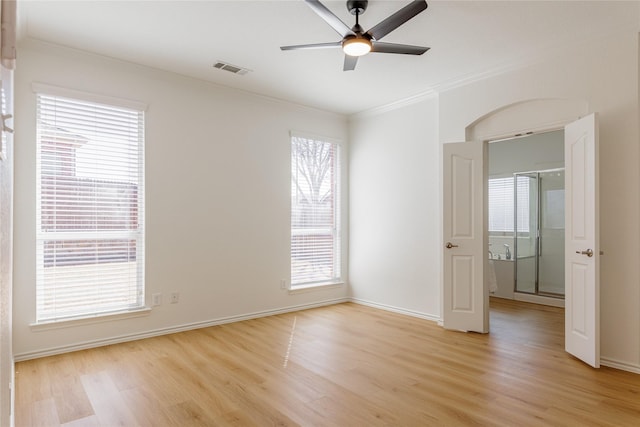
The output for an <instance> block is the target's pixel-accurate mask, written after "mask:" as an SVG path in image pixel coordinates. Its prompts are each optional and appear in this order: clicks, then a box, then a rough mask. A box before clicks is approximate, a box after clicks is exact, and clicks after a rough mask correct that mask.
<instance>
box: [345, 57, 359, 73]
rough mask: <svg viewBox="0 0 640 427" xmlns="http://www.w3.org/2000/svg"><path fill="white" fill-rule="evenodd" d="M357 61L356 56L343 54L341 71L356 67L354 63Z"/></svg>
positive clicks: (351, 69)
mask: <svg viewBox="0 0 640 427" xmlns="http://www.w3.org/2000/svg"><path fill="white" fill-rule="evenodd" d="M357 63H358V57H357V56H349V55H345V56H344V67H342V71H353V70H355V69H356V64H357Z"/></svg>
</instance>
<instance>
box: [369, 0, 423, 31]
mask: <svg viewBox="0 0 640 427" xmlns="http://www.w3.org/2000/svg"><path fill="white" fill-rule="evenodd" d="M426 8H427V2H426V1H425V0H414V1H412V2H411V3H409V4H408V5H406V6H405V7H403V8H402V9H400V10H399V11H397V12H396V13H394V14H393V15H391V16H389V17H388V18H387V19H385V20H383V21H382V22H380V23H378V24H376V25H375V26H374V27H373V28H371V29H370V30H369V31H367V34H369V35H370V36H371V37H373V39H374V40H380V39H381V38H383V37H384V36H386V35H387V34H389V33H390V32H391V31H393V30H395V29H396V28H398V27H399V26H400V25H402V24H404V23H405V22H407V21H408V20H409V19H411V18H413V17H414V16H416V15H417V14H419V13H420V12H422V11H423V10H425V9H426Z"/></svg>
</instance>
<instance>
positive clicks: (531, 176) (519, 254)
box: [514, 173, 539, 294]
mask: <svg viewBox="0 0 640 427" xmlns="http://www.w3.org/2000/svg"><path fill="white" fill-rule="evenodd" d="M514 185H515V209H514V211H515V219H514V228H515V232H516V238H515V248H514V256H515V263H516V264H515V271H516V274H515V276H516V277H515V278H516V280H515V282H516V283H515V290H516V292H524V293H530V294H535V293H537V283H538V257H537V255H538V238H539V236H538V218H539V214H538V174H537V173H518V174H515V180H514Z"/></svg>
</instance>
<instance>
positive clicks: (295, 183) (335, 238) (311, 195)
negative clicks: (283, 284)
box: [291, 136, 340, 288]
mask: <svg viewBox="0 0 640 427" xmlns="http://www.w3.org/2000/svg"><path fill="white" fill-rule="evenodd" d="M339 151H340V150H339V146H338V144H337V143H335V142H327V141H321V140H317V139H311V138H305V137H301V136H292V137H291V286H292V288H295V287H296V286H307V285H313V284H328V283H337V282H339V281H340V191H339V189H340V156H339Z"/></svg>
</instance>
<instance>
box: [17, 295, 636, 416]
mask: <svg viewBox="0 0 640 427" xmlns="http://www.w3.org/2000/svg"><path fill="white" fill-rule="evenodd" d="M16 370H17V373H16V393H17V396H16V416H15V420H16V425H17V426H18V427H21V426H44V425H46V426H57V425H66V426H96V425H100V426H116V425H122V426H135V425H143V426H190V425H202V426H231V425H233V426H269V425H278V426H289V425H302V426H379V425H384V426H431V425H433V426H436V425H442V426H467V425H474V426H493V425H496V426H538V425H553V426H595V425H606V426H638V425H640V375H636V374H632V373H628V372H623V371H618V370H614V369H609V368H601V369H599V370H595V369H592V368H590V367H588V366H586V365H584V364H583V363H581V362H579V361H578V360H576V359H574V358H573V357H571V356H569V355H568V354H566V353H565V352H564V350H563V311H562V309H558V308H551V307H544V306H537V305H532V304H527V303H519V302H511V301H506V300H493V301H492V313H491V334H489V335H481V334H473V333H469V334H465V333H460V332H451V331H445V330H443V329H442V328H440V327H439V326H437V325H436V324H435V323H433V322H430V321H426V320H421V319H416V318H411V317H406V316H402V315H398V314H394V313H389V312H385V311H380V310H376V309H372V308H369V307H364V306H360V305H356V304H341V305H337V306H331V307H326V308H319V309H313V310H307V311H302V312H298V313H290V314H284V315H279V316H273V317H267V318H262V319H256V320H250V321H245V322H241V323H235V324H228V325H223V326H217V327H211V328H206V329H200V330H195V331H190V332H184V333H179V334H174V335H167V336H163V337H158V338H151V339H146V340H142V341H136V342H132V343H127V344H120V345H113V346H108V347H102V348H98V349H93V350H87V351H80V352H76V353H71V354H65V355H60V356H53V357H48V358H43V359H38V360H32V361H26V362H21V363H18V364H17V366H16Z"/></svg>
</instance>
